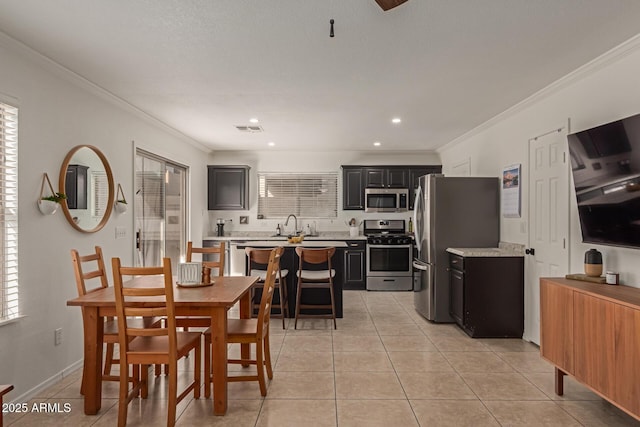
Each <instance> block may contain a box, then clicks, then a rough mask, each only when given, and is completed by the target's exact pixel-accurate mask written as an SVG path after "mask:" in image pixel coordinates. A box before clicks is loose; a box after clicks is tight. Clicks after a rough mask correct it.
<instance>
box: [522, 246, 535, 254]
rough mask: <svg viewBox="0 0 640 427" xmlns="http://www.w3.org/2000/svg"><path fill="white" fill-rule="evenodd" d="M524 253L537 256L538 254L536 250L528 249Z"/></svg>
mask: <svg viewBox="0 0 640 427" xmlns="http://www.w3.org/2000/svg"><path fill="white" fill-rule="evenodd" d="M524 253H525V254H527V255H535V254H536V250H535V249H534V248H527V249H525V250H524Z"/></svg>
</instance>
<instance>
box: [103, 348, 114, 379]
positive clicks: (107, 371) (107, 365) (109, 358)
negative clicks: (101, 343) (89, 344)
mask: <svg viewBox="0 0 640 427" xmlns="http://www.w3.org/2000/svg"><path fill="white" fill-rule="evenodd" d="M113 347H114V346H113V343H108V344H107V351H106V352H105V357H104V375H111V365H113Z"/></svg>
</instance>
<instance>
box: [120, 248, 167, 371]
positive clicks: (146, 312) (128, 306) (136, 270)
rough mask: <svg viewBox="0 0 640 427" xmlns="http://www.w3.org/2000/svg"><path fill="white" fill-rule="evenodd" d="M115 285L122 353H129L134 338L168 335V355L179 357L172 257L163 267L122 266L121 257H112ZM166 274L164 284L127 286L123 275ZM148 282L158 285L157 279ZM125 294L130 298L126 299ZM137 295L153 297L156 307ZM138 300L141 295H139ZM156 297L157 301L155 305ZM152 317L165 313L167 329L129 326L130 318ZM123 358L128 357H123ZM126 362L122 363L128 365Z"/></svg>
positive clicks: (146, 298) (146, 297)
mask: <svg viewBox="0 0 640 427" xmlns="http://www.w3.org/2000/svg"><path fill="white" fill-rule="evenodd" d="M111 264H112V268H113V287H114V293H115V296H116V316H117V318H118V333H119V337H118V338H119V340H118V341H119V345H120V354H121V355H123V354H125V355H126V352H128V351H129V342H130V341H131V340H132V339H133V338H135V337H150V336H167V337H168V340H169V355H168V356H169V357H168V359H169V360H171V359H173V358H177V357H176V347H177V344H176V316H175V310H174V305H173V276H172V274H171V259H170V258H164V259H163V260H162V266H161V267H123V266H122V265H121V264H120V258H112V260H111ZM157 275H163V278H162V282H161V283H162V286H148V287H147V285H146V284H145V286H144V287H141V286H140V287H131V286H126V285H127V283H126V282H125V281H124V280H123V276H157ZM149 279H150V280H149V284H155V285H159V284H160V282H158V281H157V278H151V277H149ZM125 297H127V300H126V301H125ZM136 297H144V298H145V300H147V301H148V299H149V297H159V298H152V299H153V301H154V303H153V306H151V305H150V304H145V306H142V305H140V304H136V299H137V298H136ZM138 299H139V298H138ZM156 300H157V304H156ZM138 316H140V317H153V316H162V317H165V318H166V324H165V326H166V327H165V328H157V327H149V328H132V327H129V326H128V325H127V321H126V319H127V317H138ZM120 359H121V360H124V359H125V358H123V357H121V358H120ZM126 364H127V362H126V361H123V362H121V368H120V369H123V366H122V365H126Z"/></svg>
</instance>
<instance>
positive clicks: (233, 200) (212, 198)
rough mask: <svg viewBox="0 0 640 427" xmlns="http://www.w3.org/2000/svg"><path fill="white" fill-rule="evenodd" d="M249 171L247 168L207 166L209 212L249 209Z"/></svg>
mask: <svg viewBox="0 0 640 427" xmlns="http://www.w3.org/2000/svg"><path fill="white" fill-rule="evenodd" d="M249 169H250V168H249V166H217V165H216V166H211V165H210V166H207V193H208V197H207V205H208V209H209V210H210V211H213V210H247V209H249Z"/></svg>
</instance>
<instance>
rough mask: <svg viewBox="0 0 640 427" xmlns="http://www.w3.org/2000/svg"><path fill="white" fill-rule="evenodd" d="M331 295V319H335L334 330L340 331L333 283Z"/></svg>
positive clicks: (331, 284) (330, 290)
mask: <svg viewBox="0 0 640 427" xmlns="http://www.w3.org/2000/svg"><path fill="white" fill-rule="evenodd" d="M329 293H330V294H331V317H333V329H338V325H337V323H336V304H335V302H334V298H333V282H331V283H330V284H329Z"/></svg>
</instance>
